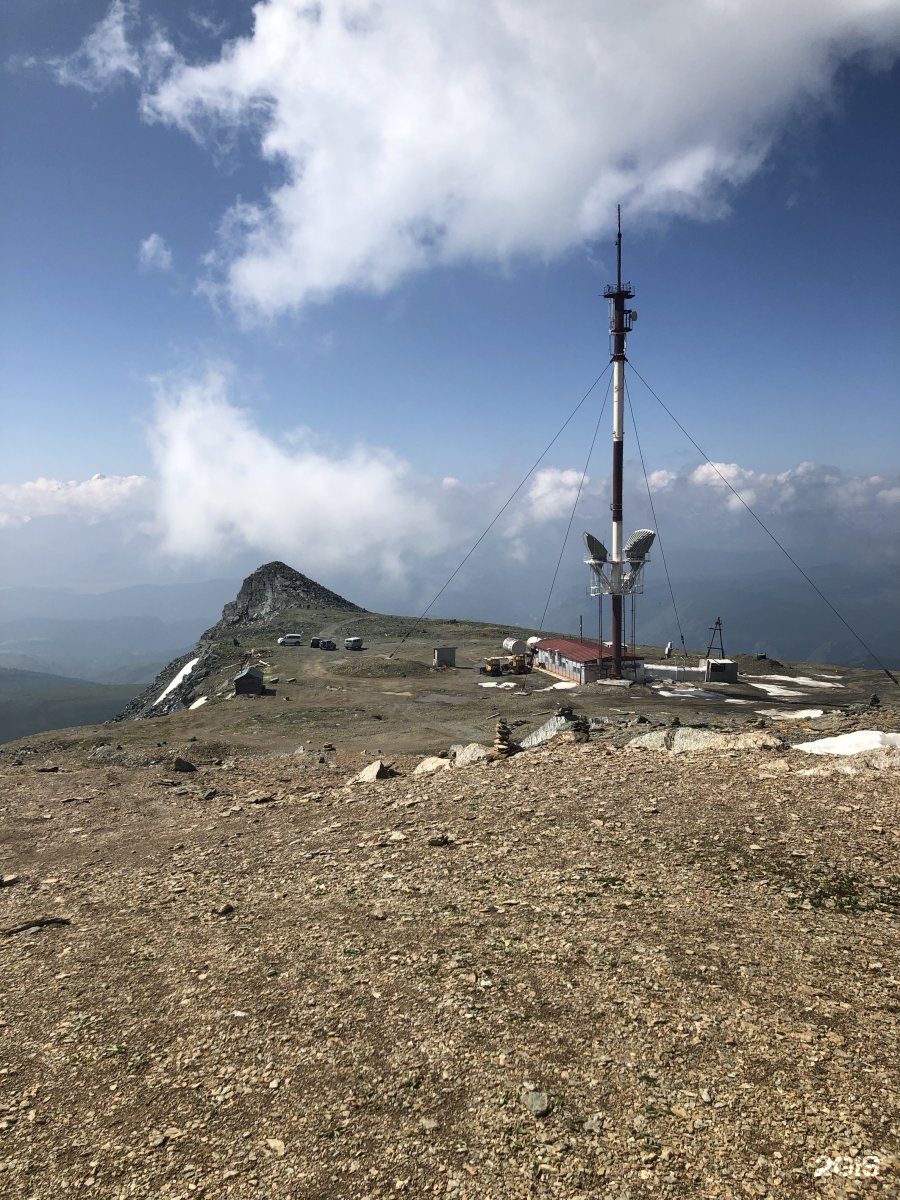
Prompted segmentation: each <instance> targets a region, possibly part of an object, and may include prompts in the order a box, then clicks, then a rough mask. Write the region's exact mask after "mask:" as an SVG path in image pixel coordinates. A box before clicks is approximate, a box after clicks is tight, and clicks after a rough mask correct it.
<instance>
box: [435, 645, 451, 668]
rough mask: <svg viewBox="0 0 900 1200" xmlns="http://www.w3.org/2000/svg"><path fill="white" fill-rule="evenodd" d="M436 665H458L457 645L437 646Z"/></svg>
mask: <svg viewBox="0 0 900 1200" xmlns="http://www.w3.org/2000/svg"><path fill="white" fill-rule="evenodd" d="M432 666H434V667H455V666H456V647H455V646H436V647H435V651H434V662H433V663H432Z"/></svg>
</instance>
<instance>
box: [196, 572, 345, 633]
mask: <svg viewBox="0 0 900 1200" xmlns="http://www.w3.org/2000/svg"><path fill="white" fill-rule="evenodd" d="M308 607H313V608H337V609H341V610H343V611H345V612H363V611H364V610H363V609H361V608H360V607H359V605H357V604H351V602H350V601H349V600H345V599H344V597H343V596H339V595H338V594H337V592H332V591H330V590H329V589H328V588H326V587H322V585H321V584H320V583H316V582H315V580H314V579H309V578H307V576H306V575H301V573H300V572H299V571H295V570H294V568H293V567H289V566H287V564H286V563H283V562H270V563H266V564H265V565H264V566H262V567H258V568H257V569H256V570H255V571H254V572H253V574H252V575H248V576H247V578H246V579H245V580H244V582H243V583H242V584H241V590H240V591H239V592H238V594H237V596H236V597H235V599H234V600H232V601H230V603H228V604H226V605H225V607H224V608H223V610H222V619H221V621H220V622H219V627H231V626H234V625H250V624H254V623H256V622H257V621H268V620H269V619H270V618H272V617H273V616H274V615H275V614H276V613H278V612H281V610H282V609H285V608H308Z"/></svg>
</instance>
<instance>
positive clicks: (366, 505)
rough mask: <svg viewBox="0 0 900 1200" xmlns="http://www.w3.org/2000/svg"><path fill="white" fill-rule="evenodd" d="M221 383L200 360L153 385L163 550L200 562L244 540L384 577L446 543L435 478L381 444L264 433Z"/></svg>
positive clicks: (312, 563) (266, 550) (271, 551)
mask: <svg viewBox="0 0 900 1200" xmlns="http://www.w3.org/2000/svg"><path fill="white" fill-rule="evenodd" d="M228 391H229V380H228V374H227V371H225V370H219V369H211V370H210V371H209V372H208V373H207V374H206V375H205V376H204V377H202V378H200V379H198V380H193V381H189V382H186V383H181V384H180V385H177V386H176V385H170V386H168V387H166V388H164V389H163V390H162V391H161V393H160V395H159V398H158V403H157V410H156V419H155V424H154V427H153V431H152V439H151V440H152V446H153V452H154V457H155V460H156V468H157V489H158V491H157V508H156V520H157V523H158V530H159V535H160V538H161V543H162V547H163V549H164V550H165V551H166V552H168V553H170V554H173V555H176V556H179V557H187V558H195V559H207V560H208V559H212V558H215V557H216V556H217V555H220V556H221V555H228V554H233V553H234V552H235V551H243V550H246V549H255V550H258V551H259V553H260V554H261V555H262V556H264V557H267V556H274V557H278V558H284V559H286V560H288V561H294V562H299V563H303V564H307V565H306V566H302V567H301V569H302V570H305V571H307V572H308V571H309V570H311V569H312V568H313V567H314V568H315V569H316V570H322V571H329V570H334V569H335V568H336V567H338V566H340V567H342V568H346V567H351V568H352V569H353V571H354V573H357V572H375V573H376V574H377V575H378V576H379V578H380V579H383V578H385V577H387V578H391V579H394V580H396V579H399V578H400V577H402V576H404V575H405V573H406V572H407V570H408V569H409V568H410V567H411V565H412V564H413V563H414V562H415V561H416V560H418V561H420V562H421V561H422V560H430V559H433V557H434V556H435V555H436V554H439V553H441V552H442V551H444V550H446V548H447V546H448V544H450V543H452V542H453V541H455V536H454V534H453V531H452V529H451V525H450V523H449V522H448V521H447V520H446V519H445V517H444V515H443V513H442V511H441V509H440V508H439V506H438V504H437V503H436V499H437V494H438V487H437V486H436V485H432V483H431V482H429V481H425V480H421V479H418V478H416V476H415V475H414V473H413V472H412V470H411V469H410V467H409V466H408V464H406V463H404V462H402V461H401V460H400V459H398V458H397V457H396V456H395V455H394V454H393V453H392V452H391V451H389V450H385V449H380V448H377V447H368V446H356V447H354V448H353V449H351V450H349V451H347V452H344V453H338V454H329V453H326V452H325V451H323V450H321V449H319V448H317V447H316V446H315V445H314V443H313V441H312V439H311V435H309V434H308V433H304V432H302V431H301V432H300V433H295V434H294V435H292V436H291V438H290V439H287V438H286V439H284V441H283V442H280V441H276V440H275V439H273V438H271V437H268V436H267V435H265V434H264V433H262V432H261V431H260V430H259V429H257V428H256V427H255V426H254V424H253V420H252V417H251V415H250V414H249V413H247V412H245V411H243V410H241V409H239V408H237V407H236V406H235V405H234V404H233V403H232V402H231V400H230V398H229V394H228Z"/></svg>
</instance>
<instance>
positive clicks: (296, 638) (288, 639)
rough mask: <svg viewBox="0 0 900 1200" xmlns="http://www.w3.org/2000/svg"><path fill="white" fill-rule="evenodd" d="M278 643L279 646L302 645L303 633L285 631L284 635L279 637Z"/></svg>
mask: <svg viewBox="0 0 900 1200" xmlns="http://www.w3.org/2000/svg"><path fill="white" fill-rule="evenodd" d="M278 645H279V646H302V645H303V634H302V633H286V634H285V635H284V637H280V638H279V639H278Z"/></svg>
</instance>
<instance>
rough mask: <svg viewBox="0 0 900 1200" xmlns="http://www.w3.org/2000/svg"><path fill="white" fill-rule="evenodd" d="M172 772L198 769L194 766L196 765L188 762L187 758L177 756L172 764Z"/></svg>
mask: <svg viewBox="0 0 900 1200" xmlns="http://www.w3.org/2000/svg"><path fill="white" fill-rule="evenodd" d="M172 770H173V771H196V770H197V768H196V767H195V766H194V764H193V763H192V762H188V760H187V759H186V758H182V757H181V756H180V755H176V756H175V761H174V762H173V763H172Z"/></svg>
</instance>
